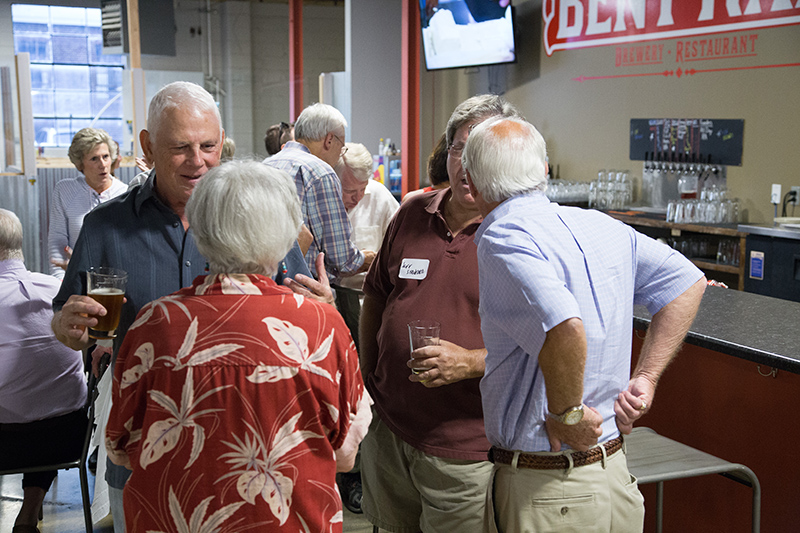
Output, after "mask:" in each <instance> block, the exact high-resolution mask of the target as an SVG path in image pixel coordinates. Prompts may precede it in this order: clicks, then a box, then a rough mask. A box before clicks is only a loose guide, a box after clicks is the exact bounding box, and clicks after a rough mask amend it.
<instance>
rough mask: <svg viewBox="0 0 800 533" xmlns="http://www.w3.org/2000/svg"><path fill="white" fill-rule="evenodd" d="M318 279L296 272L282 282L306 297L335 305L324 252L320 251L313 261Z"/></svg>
mask: <svg viewBox="0 0 800 533" xmlns="http://www.w3.org/2000/svg"><path fill="white" fill-rule="evenodd" d="M315 266H316V268H317V275H318V276H319V281H317V280H315V279H314V278H309V277H308V276H305V275H303V274H297V275H296V276H295V277H294V279H291V278H286V279H284V280H283V284H284V285H286V286H287V287H289V288H290V289H292V291H294V292H296V293H297V294H302V295H303V296H305V297H306V298H313V299H314V300H317V301H319V302H322V303H326V304H331V305H336V300H335V299H334V297H333V291H331V284H330V282H328V273H327V272H326V271H325V254H324V253H322V252H320V253H319V254H318V255H317V260H316V263H315Z"/></svg>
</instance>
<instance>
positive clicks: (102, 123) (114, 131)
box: [94, 119, 125, 150]
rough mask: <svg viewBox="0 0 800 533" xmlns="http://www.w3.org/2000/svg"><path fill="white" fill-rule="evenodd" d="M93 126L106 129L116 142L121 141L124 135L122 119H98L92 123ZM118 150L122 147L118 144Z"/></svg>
mask: <svg viewBox="0 0 800 533" xmlns="http://www.w3.org/2000/svg"><path fill="white" fill-rule="evenodd" d="M94 127H95V128H100V129H103V130H106V132H108V134H109V135H111V138H112V139H114V140H115V141H117V142H120V141H122V140H123V139H124V138H125V137H124V128H125V123H124V122H123V121H122V120H102V119H101V120H98V121H97V122H95V123H94ZM120 150H122V147H121V146H120Z"/></svg>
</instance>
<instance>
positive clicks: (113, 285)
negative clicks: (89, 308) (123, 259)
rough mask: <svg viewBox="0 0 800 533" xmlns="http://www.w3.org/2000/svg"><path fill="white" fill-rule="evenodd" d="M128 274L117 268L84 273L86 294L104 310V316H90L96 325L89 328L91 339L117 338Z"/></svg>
mask: <svg viewBox="0 0 800 533" xmlns="http://www.w3.org/2000/svg"><path fill="white" fill-rule="evenodd" d="M127 281H128V273H127V272H125V271H124V270H120V269H118V268H108V267H101V268H98V269H93V270H90V271H88V272H87V273H86V294H88V295H89V296H90V297H91V298H92V299H94V300H95V301H97V303H99V304H100V305H102V306H103V307H105V308H106V315H105V316H99V315H91V317H92V318H96V319H97V325H95V326H94V327H91V328H89V337H91V338H93V339H113V338H115V337H116V336H117V327H118V326H119V315H120V312H121V311H122V300H123V298H124V296H125V284H126V282H127Z"/></svg>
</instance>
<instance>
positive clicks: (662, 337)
mask: <svg viewBox="0 0 800 533" xmlns="http://www.w3.org/2000/svg"><path fill="white" fill-rule="evenodd" d="M705 288H706V279H705V278H701V279H700V280H699V281H698V282H697V283H695V284H694V285H692V286H691V287H689V289H687V290H686V291H685V292H684V293H683V294H681V295H680V296H678V297H677V298H675V299H674V300H673V301H671V302H670V303H668V304H667V305H665V306H664V307H663V308H662V309H661V310H660V311H659V312H658V313H656V314H655V315H653V319H652V320H651V321H650V327H649V329H648V331H647V335H646V336H645V339H644V344H643V346H642V350H641V353H640V355H639V362H638V364H637V365H636V368H635V369H634V371H633V375H632V378H633V379H635V378H642V377H643V378H646V379H647V380H648V381H650V382H651V383H652V384H653V386H654V387H655V385H656V384H657V383H658V380H659V379H660V378H661V375H662V374H663V373H664V370H665V369H666V368H667V366H668V365H669V363H670V362H671V361H672V359H673V358H674V357H675V355H676V354H677V353H678V350H679V348H680V346H681V343H682V342H683V339H684V337H686V333H687V332H688V331H689V327H691V325H692V322H693V321H694V317H695V315H696V314H697V309H698V307H699V306H700V300H702V298H703V293H704V292H705Z"/></svg>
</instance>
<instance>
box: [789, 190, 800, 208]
mask: <svg viewBox="0 0 800 533" xmlns="http://www.w3.org/2000/svg"><path fill="white" fill-rule="evenodd" d="M791 190H792V191H793V192H794V198H792V199H791V201H790V202H789V203H790V204H794V205H797V204H798V203H800V185H792V189H791Z"/></svg>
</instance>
